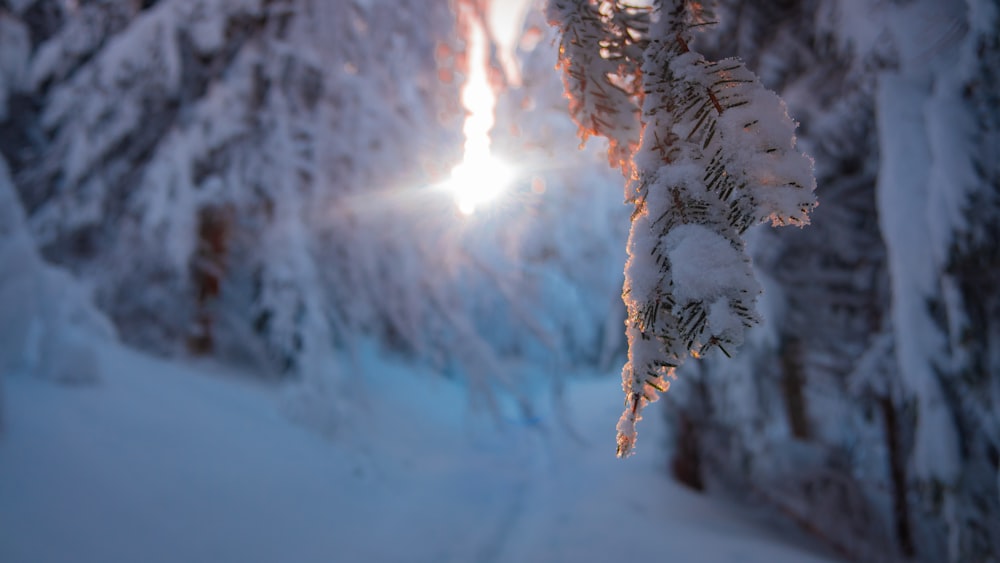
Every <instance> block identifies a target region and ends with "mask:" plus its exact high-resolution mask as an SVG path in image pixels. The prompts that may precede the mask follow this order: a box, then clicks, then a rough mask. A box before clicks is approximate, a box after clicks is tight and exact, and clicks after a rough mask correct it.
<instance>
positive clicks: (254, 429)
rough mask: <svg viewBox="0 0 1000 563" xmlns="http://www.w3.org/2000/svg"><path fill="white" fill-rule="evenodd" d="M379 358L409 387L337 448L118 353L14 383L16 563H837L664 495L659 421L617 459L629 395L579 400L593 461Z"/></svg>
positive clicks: (220, 391) (245, 398) (267, 407)
mask: <svg viewBox="0 0 1000 563" xmlns="http://www.w3.org/2000/svg"><path fill="white" fill-rule="evenodd" d="M372 356H373V357H372V358H369V360H370V361H368V364H369V365H370V366H373V367H375V368H376V369H374V370H370V371H373V375H372V376H371V377H372V378H373V379H374V380H375V383H377V382H378V380H379V379H380V378H381V379H382V380H383V382H385V381H391V382H392V385H377V384H373V385H369V386H368V388H369V389H380V390H387V391H383V394H382V395H380V396H377V397H376V396H370V397H369V398H368V400H367V402H366V403H367V404H366V405H365V407H364V408H362V409H356V410H357V412H355V413H354V414H353V417H354V418H352V419H350V420H348V421H345V422H344V423H343V424H342V427H341V428H339V429H337V430H336V431H335V432H333V433H332V434H331V435H329V436H325V437H324V435H323V434H321V433H319V432H316V431H314V430H312V429H310V428H306V427H304V426H302V425H299V424H296V423H293V422H291V421H290V420H289V419H288V418H287V417H286V416H285V415H283V414H282V410H283V409H282V407H281V404H280V397H282V395H281V394H279V393H276V392H275V391H274V389H271V388H267V387H263V386H256V385H252V384H246V383H245V382H242V381H240V380H239V379H236V378H232V377H224V376H219V375H218V374H214V375H213V374H211V373H204V372H213V371H218V370H214V369H212V368H208V367H205V366H191V365H181V364H169V363H165V362H162V361H159V360H155V359H151V358H148V357H145V356H143V355H140V354H138V353H135V352H131V351H128V350H123V349H120V348H117V347H105V348H104V349H102V351H101V358H102V365H103V366H104V368H105V369H104V372H105V373H104V377H103V378H102V380H101V382H100V383H98V384H96V385H93V386H81V387H65V386H58V385H54V384H51V383H48V382H45V381H41V380H39V379H36V378H32V377H26V376H23V375H21V376H12V377H8V378H6V381H5V382H4V383H5V397H4V399H5V405H4V406H5V411H6V421H5V423H6V425H5V428H4V431H3V432H4V433H3V434H0V562H3V563H62V562H66V563H70V562H72V563H89V562H93V563H115V562H135V561H143V562H148V563H157V562H161V561H162V562H176V561H185V562H190V563H197V562H206V563H208V562H212V563H228V562H233V563H237V562H239V563H252V562H257V561H259V562H270V561H287V562H293V563H294V562H303V563H306V562H313V561H315V562H340V561H344V562H352V561H366V562H382V561H385V562H395V561H399V562H428V563H431V562H433V563H439V562H444V563H447V562H455V563H459V562H477V563H478V562H482V563H505V562H519V563H520V562H524V563H530V562H560V561H566V562H574V563H577V562H588V561H595V562H597V561H601V562H605V561H620V560H629V559H631V560H634V561H662V560H664V558H667V559H669V560H671V561H724V562H748V563H753V562H767V563H776V562H782V561H788V562H796V563H798V562H810V561H817V562H818V561H828V560H827V559H823V558H822V557H821V556H819V555H815V554H813V553H809V552H806V551H803V550H802V549H801V547H797V546H792V545H787V544H784V543H782V541H781V539H780V538H778V536H777V534H775V533H772V532H768V531H767V530H765V529H764V528H763V527H762V526H761V525H759V524H755V523H754V522H751V521H748V520H746V519H745V518H743V519H741V516H739V515H737V514H736V513H735V512H734V511H733V510H731V509H730V508H729V507H727V506H726V505H724V504H721V503H719V502H718V501H713V500H711V499H707V498H705V497H703V496H699V495H697V494H694V493H691V492H688V491H687V490H685V489H683V488H680V487H679V486H677V485H675V484H673V483H671V482H670V481H669V480H668V479H666V478H665V467H664V466H665V464H664V456H663V453H662V450H661V448H660V445H661V442H662V430H663V429H662V428H660V426H659V421H657V420H656V419H657V418H658V417H657V416H656V414H655V412H653V411H651V412H650V415H649V416H648V417H647V421H646V423H645V424H644V429H643V430H644V431H643V434H642V439H641V441H640V445H639V446H640V450H639V453H638V455H637V456H636V457H633V458H631V459H629V460H627V461H621V460H617V459H615V457H614V441H613V435H614V425H613V423H614V420H615V418H616V416H617V410H618V408H619V400H618V394H619V393H618V389H617V387H618V382H617V381H616V380H615V379H614V378H605V379H603V380H593V379H584V380H581V381H579V382H577V383H573V384H572V385H571V386H570V389H569V394H568V399H569V406H570V410H571V411H572V412H573V414H574V415H575V416H574V419H575V420H576V421H577V422H578V424H577V428H576V430H577V431H578V432H579V433H580V434H581V435H582V436H583V438H584V440H585V441H586V443H584V444H581V443H579V442H578V441H575V440H572V439H569V438H568V437H567V431H566V430H565V429H563V428H560V427H559V426H558V425H553V424H546V421H547V420H551V418H552V417H547V418H543V421H542V422H543V424H541V425H528V424H523V423H521V422H519V421H517V420H516V418H514V417H509V418H505V419H504V423H503V424H500V425H499V426H498V425H496V424H494V423H492V422H490V421H488V420H486V417H485V416H481V415H475V414H472V413H469V412H468V403H467V401H466V400H465V397H464V394H463V392H462V390H461V389H460V388H459V386H457V385H455V384H453V383H451V382H448V381H445V380H441V379H434V378H433V377H432V376H429V375H426V374H418V375H414V374H412V373H410V372H409V371H410V370H409V368H407V367H406V366H402V365H398V364H394V363H392V362H386V361H380V360H377V359H375V358H374V355H372ZM285 406H286V407H287V406H288V405H287V404H286V405H285ZM360 413H365V416H364V417H361V416H360ZM743 516H744V517H745V515H743Z"/></svg>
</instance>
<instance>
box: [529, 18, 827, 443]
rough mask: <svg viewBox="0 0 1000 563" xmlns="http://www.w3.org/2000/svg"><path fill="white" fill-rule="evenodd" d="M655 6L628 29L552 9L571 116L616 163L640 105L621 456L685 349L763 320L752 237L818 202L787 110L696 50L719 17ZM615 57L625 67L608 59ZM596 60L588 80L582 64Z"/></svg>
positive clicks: (733, 69) (718, 344)
mask: <svg viewBox="0 0 1000 563" xmlns="http://www.w3.org/2000/svg"><path fill="white" fill-rule="evenodd" d="M653 10H654V12H653V13H652V14H651V19H652V20H653V22H654V23H652V25H651V26H650V28H649V29H648V32H647V30H645V29H642V28H632V27H628V26H629V21H632V20H634V19H637V18H634V15H635V14H644V12H643V11H642V10H638V9H636V8H631V7H628V6H626V5H624V4H622V3H619V2H592V1H587V0H577V1H569V0H566V1H562V2H559V1H553V2H552V3H551V4H550V7H549V17H550V20H551V22H552V23H553V24H554V25H556V26H559V27H560V29H561V31H562V34H563V45H564V47H563V48H562V49H561V56H562V57H563V59H562V60H563V62H562V63H561V65H562V66H563V68H564V69H566V70H567V75H568V76H569V78H568V79H567V81H566V84H567V87H568V91H567V93H568V96H569V97H570V99H571V100H572V103H571V107H572V111H574V113H575V116H576V117H577V119H578V122H579V124H580V126H581V129H582V131H584V133H585V134H587V133H597V134H606V135H611V136H613V140H612V141H611V152H612V159H613V160H614V159H616V158H618V157H617V156H616V154H618V153H620V152H621V151H622V150H623V147H629V146H630V145H631V143H630V140H629V138H628V136H627V134H628V133H629V132H630V131H632V130H633V127H631V126H630V123H629V119H630V118H631V116H632V112H631V111H630V109H629V108H630V107H632V106H631V105H630V104H633V103H637V102H636V100H638V99H641V119H640V121H641V142H640V145H639V147H638V149H637V150H636V152H635V154H634V155H631V163H632V164H631V166H626V167H624V168H625V169H626V170H632V173H631V176H630V179H629V182H628V185H627V186H626V190H625V198H626V201H628V202H629V203H632V204H633V205H634V206H635V210H634V212H633V214H632V230H631V234H630V237H629V242H628V253H629V258H628V263H627V264H626V266H625V287H624V290H623V292H622V294H623V298H624V300H625V302H626V305H627V306H628V320H627V322H626V325H627V329H626V334H627V336H628V343H629V358H628V362H627V363H626V365H625V367H624V369H623V373H622V380H623V388H624V390H625V393H626V401H625V412H624V413H623V415H622V418H621V420H620V421H619V423H618V455H619V456H627V455H629V454H630V453H631V451H632V448H633V446H634V444H635V438H636V431H635V425H636V423H637V422H638V420H639V419H641V411H642V409H643V407H645V405H647V404H648V403H649V402H651V401H653V400H655V399H656V398H657V393H658V392H662V391H665V390H666V389H667V387H668V385H669V383H668V379H669V378H671V377H673V376H674V373H675V370H676V369H677V368H678V367H679V366H680V365H681V364H682V363H683V362H684V360H685V358H686V357H687V356H688V355H693V356H696V357H697V356H701V355H703V354H705V353H707V352H708V351H709V350H711V349H712V348H719V349H720V350H721V351H722V352H723V353H725V354H727V355H728V352H727V350H726V347H733V346H737V345H739V344H740V343H741V342H742V340H743V333H744V331H745V330H746V328H748V327H751V326H753V325H754V324H756V323H757V322H758V321H759V317H758V315H757V314H756V312H755V311H756V307H755V301H756V298H757V295H758V294H759V293H760V287H759V285H758V284H757V282H756V280H755V278H754V276H753V272H752V271H751V269H750V260H749V257H748V256H747V255H746V251H745V241H744V238H743V237H744V235H745V233H746V231H747V229H748V228H749V227H751V226H753V225H756V224H758V223H761V222H764V221H770V222H771V223H772V224H774V225H785V224H793V225H804V224H806V223H807V222H808V214H809V212H810V210H811V209H812V207H813V206H814V205H815V199H814V196H813V190H814V189H815V179H814V178H813V175H812V161H811V160H810V159H809V158H808V157H805V156H804V155H802V154H801V153H799V152H798V151H796V150H795V136H794V129H795V124H794V122H792V120H791V119H790V118H789V117H788V114H787V112H786V110H785V106H784V103H783V102H782V101H781V100H780V99H779V98H778V97H777V96H776V95H775V94H774V93H773V92H770V91H768V90H766V89H765V88H764V87H763V86H762V85H761V84H760V81H759V80H758V79H757V78H756V76H755V75H754V74H753V73H752V72H750V71H749V70H747V69H746V67H745V66H744V65H743V63H742V62H740V61H738V60H736V59H724V60H722V61H719V62H711V61H707V60H705V59H704V57H702V56H701V55H699V54H698V53H697V52H695V51H693V50H692V41H693V39H694V37H693V34H694V31H695V29H696V28H699V27H702V26H704V25H705V24H707V23H709V18H710V14H709V13H707V12H706V11H705V10H704V9H703V8H702V7H701V5H700V4H697V3H690V2H686V1H676V2H657V3H655V4H654V8H653ZM625 15H629V16H633V18H631V19H630V18H625V17H624V16H625ZM623 21H624V22H625V23H622V22H623ZM639 21H643V22H644V21H645V19H639ZM581 22H582V23H581ZM644 35H646V36H647V37H646V40H645V41H638V40H637V38H640V37H643V36H644ZM616 45H617V46H618V47H617V48H612V47H610V46H616ZM637 45H642V48H641V49H638V48H635V47H636V46H637ZM579 51H583V52H585V53H586V52H589V58H587V56H588V55H582V54H577V53H578V52H579ZM640 54H641V58H640ZM574 57H575V58H576V62H574V61H573V59H574ZM617 58H620V59H623V62H620V63H616V64H609V63H607V60H608V59H617ZM597 59H600V62H599V63H597V64H596V66H595V70H592V71H590V74H587V72H586V71H585V70H581V69H578V68H577V66H578V65H594V62H593V61H594V60H597ZM595 83H596V85H594V84H595ZM638 84H641V89H639V88H638V86H637V85H638ZM623 85H624V86H623ZM608 92H615V94H614V95H608ZM640 93H641V96H640V95H639V94H640ZM593 99H596V100H597V101H594V102H589V103H590V105H588V100H593ZM616 101H617V105H616ZM622 106H624V107H622ZM581 118H582V121H581V120H580V119H581ZM623 121H624V124H623V125H620V126H609V125H608V124H617V123H622V122H623Z"/></svg>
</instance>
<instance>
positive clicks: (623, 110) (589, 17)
mask: <svg viewBox="0 0 1000 563" xmlns="http://www.w3.org/2000/svg"><path fill="white" fill-rule="evenodd" d="M547 17H548V19H549V23H550V24H551V25H553V26H556V27H558V28H559V30H560V37H561V39H560V42H559V64H558V67H559V68H560V69H562V71H563V85H564V86H565V88H566V94H567V97H568V98H569V111H570V115H572V116H573V119H574V120H575V121H576V123H577V124H578V125H579V127H580V138H581V139H582V140H583V141H584V142H586V140H587V138H588V137H590V136H591V135H599V136H602V137H606V138H607V139H608V142H609V143H610V148H609V149H608V160H609V163H610V164H611V165H612V166H617V167H620V168H621V169H622V171H623V172H625V171H627V170H628V169H629V166H630V157H631V155H632V152H633V151H635V148H636V147H637V146H638V144H639V132H640V124H639V102H638V98H637V94H638V91H639V88H640V82H639V62H640V61H641V57H642V49H643V48H644V46H645V43H646V40H645V35H646V33H647V31H648V27H649V10H648V9H647V8H638V7H632V6H629V5H627V4H625V3H622V2H619V1H607V0H603V1H601V0H552V1H550V2H549V5H548V11H547Z"/></svg>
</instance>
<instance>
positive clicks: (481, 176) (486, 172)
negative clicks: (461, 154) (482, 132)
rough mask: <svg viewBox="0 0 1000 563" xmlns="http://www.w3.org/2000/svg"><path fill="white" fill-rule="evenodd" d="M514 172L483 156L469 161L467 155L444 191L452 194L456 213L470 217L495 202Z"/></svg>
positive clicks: (488, 155) (508, 166) (496, 160)
mask: <svg viewBox="0 0 1000 563" xmlns="http://www.w3.org/2000/svg"><path fill="white" fill-rule="evenodd" d="M514 177H515V171H514V168H513V167H511V166H510V165H509V164H507V163H506V162H504V161H502V160H500V159H498V158H496V157H494V156H493V155H491V154H489V153H486V154H482V155H478V156H475V157H472V158H470V157H469V155H468V154H466V158H465V160H463V161H462V162H461V163H460V164H459V165H458V166H456V167H455V168H454V169H453V170H452V171H451V177H450V178H448V180H447V181H446V182H445V183H444V188H445V189H446V190H448V191H449V192H451V195H452V197H453V198H454V199H455V204H456V205H458V210H459V211H461V212H462V213H464V214H465V215H472V214H473V213H475V212H476V208H478V207H481V206H483V205H485V204H487V203H489V202H491V201H493V200H495V199H496V198H498V197H499V196H500V195H501V194H502V193H503V192H504V191H505V190H506V189H507V187H508V186H510V184H511V182H512V181H513V180H514Z"/></svg>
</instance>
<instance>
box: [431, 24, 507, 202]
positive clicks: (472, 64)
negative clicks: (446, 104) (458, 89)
mask: <svg viewBox="0 0 1000 563" xmlns="http://www.w3.org/2000/svg"><path fill="white" fill-rule="evenodd" d="M471 27H472V29H471V33H470V37H469V53H468V61H469V71H468V79H467V81H466V84H465V89H464V90H462V105H463V106H465V109H466V111H467V112H468V115H467V116H466V118H465V126H464V127H463V133H465V154H464V156H463V158H462V162H461V163H460V164H459V165H458V166H456V167H455V168H454V169H453V170H452V171H451V177H450V178H448V180H447V181H446V182H445V183H444V188H445V189H447V190H448V191H449V192H451V194H452V197H454V198H455V203H456V204H457V205H458V209H459V211H461V212H462V213H464V214H466V215H471V214H472V213H475V211H476V208H478V207H480V206H482V205H484V204H486V203H488V202H490V201H492V200H494V199H496V198H497V197H498V196H499V195H500V194H502V193H503V191H504V190H505V189H507V186H508V185H509V184H510V183H511V181H512V180H513V179H514V170H513V168H511V167H510V166H508V165H507V164H506V163H504V162H502V161H501V160H499V159H497V158H496V157H494V156H493V155H492V153H491V152H490V130H491V129H493V124H494V122H495V118H494V116H493V110H494V108H495V107H496V101H497V100H496V96H495V95H494V94H493V89H492V88H491V87H490V82H489V78H488V77H487V75H486V35H485V33H484V32H483V29H482V27H481V26H480V25H479V24H478V23H477V24H473V25H472V26H471Z"/></svg>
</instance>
